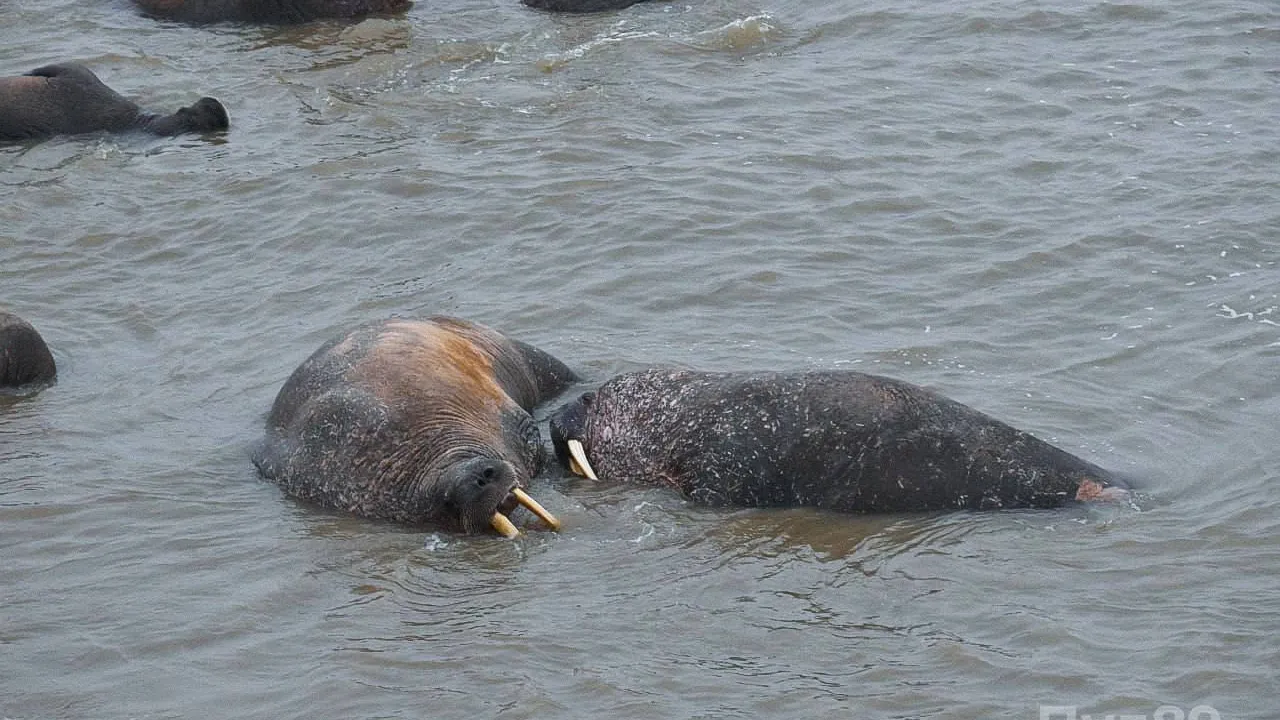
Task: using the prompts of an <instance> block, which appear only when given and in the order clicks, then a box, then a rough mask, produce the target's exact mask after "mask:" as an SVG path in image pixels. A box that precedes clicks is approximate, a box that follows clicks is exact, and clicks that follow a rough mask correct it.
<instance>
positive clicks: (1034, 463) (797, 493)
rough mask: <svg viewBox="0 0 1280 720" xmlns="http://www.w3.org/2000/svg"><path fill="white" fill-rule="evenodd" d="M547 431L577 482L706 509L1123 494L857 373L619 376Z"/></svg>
mask: <svg viewBox="0 0 1280 720" xmlns="http://www.w3.org/2000/svg"><path fill="white" fill-rule="evenodd" d="M551 434H552V440H553V441H554V443H555V445H556V450H557V453H558V454H559V455H560V456H561V457H562V458H563V459H564V460H565V461H566V462H568V463H570V466H571V467H572V468H573V469H575V470H576V471H578V472H580V473H582V474H586V475H589V476H590V475H598V477H599V478H600V479H602V480H608V481H620V482H635V483H649V484H662V485H670V486H672V487H674V488H676V489H678V490H680V491H681V492H682V493H683V494H684V495H685V496H687V497H689V498H691V499H693V500H695V501H699V502H703V503H707V504H714V505H737V506H755V507H767V506H809V507H817V508H825V509H828V510H836V511H842V512H852V513H867V512H896V511H920V510H945V509H962V508H964V509H975V510H978V509H995V508H1021V507H1040V508H1043V507H1056V506H1059V505H1061V504H1063V503H1064V502H1068V501H1072V500H1090V499H1097V498H1115V497H1121V496H1123V495H1124V494H1125V493H1124V492H1123V490H1122V488H1124V484H1123V483H1122V482H1121V481H1120V480H1119V479H1118V478H1116V477H1115V476H1114V475H1113V474H1112V473H1110V472H1108V471H1107V470H1104V469H1103V468H1101V467H1098V466H1097V465H1094V464H1092V463H1089V462H1086V461H1085V460H1082V459H1080V458H1077V457H1075V456H1074V455H1071V454H1070V453H1067V452H1065V451H1063V450H1060V449H1058V448H1056V447H1054V446H1052V445H1049V444H1048V443H1045V442H1043V441H1041V440H1038V439H1036V438H1035V437H1033V436H1031V435H1029V434H1027V433H1025V432H1022V431H1021V430H1017V429H1015V428H1013V427H1010V426H1009V425H1006V424H1005V423H1003V422H1000V421H999V420H996V419H994V418H991V417H988V416H987V415H984V414H982V413H980V412H978V411H977V410H974V409H972V408H969V407H967V406H965V405H962V404H960V403H958V402H955V401H953V400H949V399H947V398H945V397H943V396H941V395H938V394H937V393H934V392H931V391H929V390H925V389H924V388H921V387H918V386H915V385H912V384H910V383H906V382H902V381H899V380H893V379H890V378H885V377H879V376H876V375H866V374H862V373H856V372H810V373H795V374H784V373H700V372H689V371H680V370H647V371H643V372H638V373H629V374H625V375H620V376H618V377H615V378H613V379H612V380H610V381H608V382H607V383H605V384H604V385H603V386H602V387H601V388H600V389H599V390H598V391H596V392H595V393H587V394H586V395H584V396H582V397H581V398H579V399H578V400H576V401H575V402H573V403H571V404H569V405H567V406H566V407H564V408H562V409H560V410H558V411H557V412H556V413H555V414H554V415H553V416H552V419H551ZM578 443H580V445H578ZM574 446H576V447H574ZM571 450H573V451H576V452H579V453H581V457H578V458H576V459H575V458H573V457H572V455H573V454H574V453H573V452H571ZM593 469H594V472H593Z"/></svg>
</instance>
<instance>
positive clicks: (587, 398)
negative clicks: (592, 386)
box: [579, 392, 596, 407]
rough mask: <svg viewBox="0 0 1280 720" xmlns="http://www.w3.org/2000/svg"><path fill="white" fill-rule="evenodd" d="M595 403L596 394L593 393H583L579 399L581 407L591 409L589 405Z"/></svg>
mask: <svg viewBox="0 0 1280 720" xmlns="http://www.w3.org/2000/svg"><path fill="white" fill-rule="evenodd" d="M595 401H596V394H595V393H593V392H589V393H583V394H582V397H581V398H579V402H581V403H582V406H583V407H591V403H593V402H595Z"/></svg>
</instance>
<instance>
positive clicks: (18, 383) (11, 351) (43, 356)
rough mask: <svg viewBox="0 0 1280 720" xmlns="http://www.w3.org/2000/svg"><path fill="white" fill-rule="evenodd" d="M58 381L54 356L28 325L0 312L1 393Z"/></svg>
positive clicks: (17, 318) (15, 316) (16, 317)
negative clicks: (4, 390)
mask: <svg viewBox="0 0 1280 720" xmlns="http://www.w3.org/2000/svg"><path fill="white" fill-rule="evenodd" d="M57 378H58V368H57V366H56V365H54V362H53V354H52V353H50V352H49V346H48V345H45V343H44V338H42V337H40V333H39V332H37V331H36V329H35V328H34V327H32V326H31V323H29V322H27V321H26V320H23V319H22V318H20V317H18V316H17V315H13V314H10V313H7V312H4V311H2V310H0V390H2V389H15V388H24V387H33V386H39V385H48V384H49V383H52V382H53V381H54V380H56V379H57Z"/></svg>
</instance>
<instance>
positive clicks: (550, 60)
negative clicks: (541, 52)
mask: <svg viewBox="0 0 1280 720" xmlns="http://www.w3.org/2000/svg"><path fill="white" fill-rule="evenodd" d="M657 36H658V33H655V32H651V31H647V32H642V31H639V30H632V31H627V32H620V33H616V34H613V35H605V36H604V37H597V38H592V39H590V40H588V41H586V42H584V43H581V44H579V45H575V46H574V47H571V48H569V49H568V50H565V51H563V52H557V53H549V54H547V55H545V56H543V58H542V59H541V60H539V61H538V62H537V67H538V69H539V70H541V71H543V72H548V73H549V72H554V71H556V70H559V69H560V68H562V67H564V66H565V65H568V64H569V63H571V62H573V61H574V60H577V59H579V58H581V57H584V56H586V55H587V54H588V53H590V52H593V51H595V50H598V49H599V48H602V47H606V46H609V45H616V44H618V43H622V42H625V41H627V40H634V39H637V38H649V37H657Z"/></svg>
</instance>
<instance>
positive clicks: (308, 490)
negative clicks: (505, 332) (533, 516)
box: [253, 317, 576, 532]
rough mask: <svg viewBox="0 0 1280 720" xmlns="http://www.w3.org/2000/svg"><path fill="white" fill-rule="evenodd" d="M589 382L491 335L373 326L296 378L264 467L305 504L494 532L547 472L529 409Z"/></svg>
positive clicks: (273, 419)
mask: <svg viewBox="0 0 1280 720" xmlns="http://www.w3.org/2000/svg"><path fill="white" fill-rule="evenodd" d="M575 379H576V377H575V376H574V374H573V372H572V371H571V370H569V368H567V367H565V366H564V364H562V363H561V362H560V361H558V360H556V359H555V358H553V357H551V356H550V355H548V354H547V353H545V352H542V351H540V350H538V349H536V348H534V347H532V346H530V345H526V344H524V343H522V342H519V341H517V340H512V339H509V338H506V337H504V336H502V335H500V334H499V333H497V332H495V331H493V330H491V329H489V328H487V327H484V326H482V325H476V324H473V323H468V322H466V321H463V320H458V319H454V318H447V317H432V318H427V319H425V320H386V321H380V322H374V323H369V324H366V325H362V326H360V327H357V328H355V329H354V330H352V331H351V332H349V333H347V334H345V335H343V336H342V337H339V338H336V339H334V340H332V341H331V342H329V343H327V344H325V345H324V346H323V347H321V348H320V349H319V350H317V351H316V353H315V354H314V355H312V356H311V357H310V358H309V359H307V360H306V362H304V363H303V364H302V365H301V366H300V367H299V368H298V369H297V370H295V371H294V373H293V375H292V376H290V378H289V379H288V381H287V382H285V384H284V387H283V388H281V390H280V393H279V395H278V396H277V397H276V400H275V404H274V405H273V406H272V409H271V413H270V415H269V416H268V418H267V433H266V439H265V440H264V441H263V443H262V444H261V445H260V446H259V447H258V448H257V449H256V451H255V452H254V457H253V460H254V463H255V464H256V465H257V466H258V469H259V470H260V471H261V472H262V475H263V476H264V477H266V478H267V479H269V480H272V481H274V482H276V483H279V485H280V486H281V487H282V488H283V489H284V490H285V492H287V493H289V494H290V495H293V496H295V497H298V498H301V499H303V500H307V501H310V502H314V503H318V504H320V505H324V506H327V507H332V508H337V509H341V510H346V511H349V512H352V513H355V514H357V515H362V516H365V517H371V518H382V519H386V520H392V521H395V522H401V523H408V524H423V525H431V526H434V527H437V528H440V529H445V530H454V531H462V532H481V531H484V530H485V529H486V528H488V527H489V519H490V518H491V517H492V515H493V513H494V511H495V510H501V511H502V512H503V513H506V512H509V511H510V510H511V509H512V507H513V506H514V498H513V497H512V496H511V490H512V489H513V488H515V487H518V486H524V485H526V484H527V482H528V480H529V478H530V477H532V476H533V475H535V474H537V472H538V471H539V470H540V469H541V467H542V465H543V463H544V462H545V450H544V449H543V445H542V442H541V438H540V436H539V433H538V429H537V427H536V426H535V425H534V423H533V420H532V418H531V417H530V416H529V411H530V410H532V408H533V407H534V405H536V404H538V403H540V402H542V401H544V400H546V399H548V398H550V397H552V396H554V395H555V394H557V393H559V392H560V391H561V390H563V389H564V388H565V387H566V386H567V385H568V384H569V383H570V382H572V381H573V380H575Z"/></svg>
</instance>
